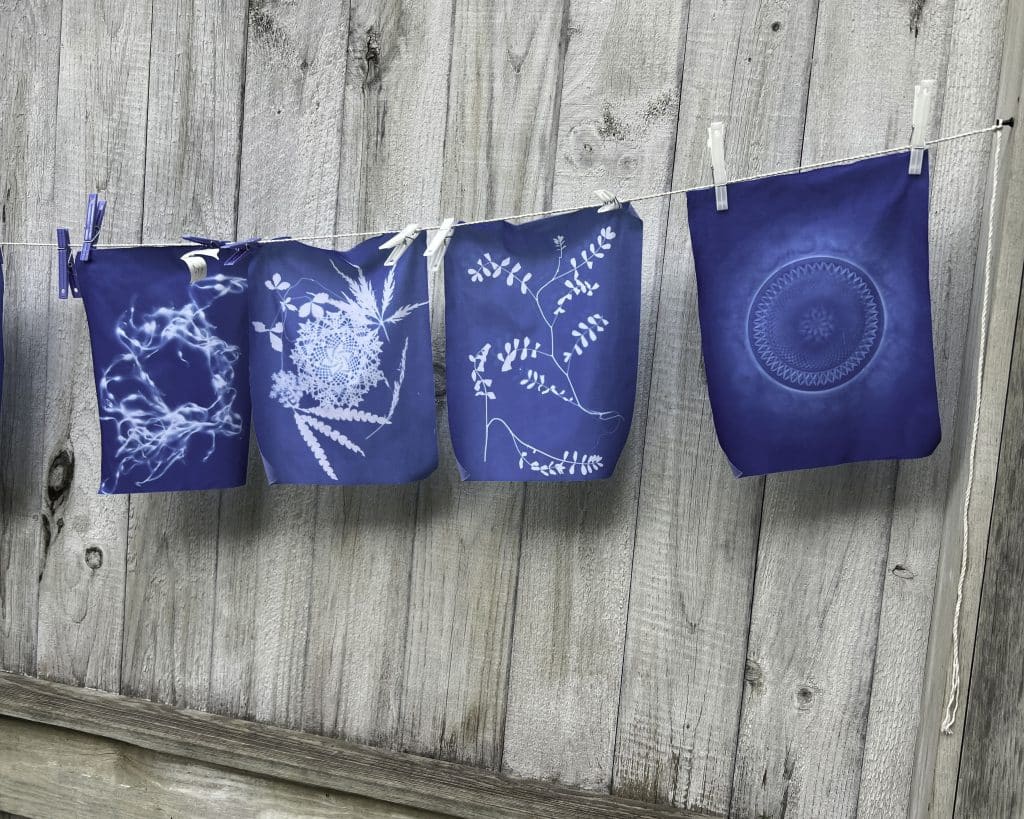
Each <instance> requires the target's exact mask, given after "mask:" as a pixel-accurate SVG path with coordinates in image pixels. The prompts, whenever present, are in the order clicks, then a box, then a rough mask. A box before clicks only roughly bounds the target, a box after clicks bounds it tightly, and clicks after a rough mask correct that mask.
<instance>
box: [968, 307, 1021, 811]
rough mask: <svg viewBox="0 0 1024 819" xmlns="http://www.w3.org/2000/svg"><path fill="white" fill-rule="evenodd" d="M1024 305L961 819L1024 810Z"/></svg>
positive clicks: (973, 688)
mask: <svg viewBox="0 0 1024 819" xmlns="http://www.w3.org/2000/svg"><path fill="white" fill-rule="evenodd" d="M1022 484H1024V301H1021V302H1020V307H1019V310H1018V313H1017V330H1016V343H1015V345H1014V349H1013V358H1012V363H1011V366H1010V383H1009V390H1008V395H1007V402H1006V413H1005V415H1004V416H1003V434H1002V440H1001V443H1000V452H999V464H998V473H997V476H996V487H995V500H994V502H993V508H992V526H991V529H990V534H989V543H988V551H987V553H986V559H985V569H984V574H985V578H984V584H983V586H982V591H981V605H980V611H979V613H978V630H977V636H976V638H975V643H974V652H973V660H974V662H973V665H972V673H971V679H970V699H969V700H968V704H967V707H966V708H965V711H966V718H965V727H964V740H963V753H962V755H961V762H960V775H959V777H958V782H957V789H956V815H957V816H964V817H972V816H1013V815H1014V814H1016V813H1019V812H1020V809H1021V805H1022V804H1024V771H1022V769H1021V764H1020V754H1021V737H1022V736H1024V714H1022V711H1021V692H1022V691H1024V629H1022V628H1021V611H1022V608H1021V605H1020V590H1021V588H1024V552H1022V551H1021V544H1022V543H1024V504H1021V497H1022V496H1024V485H1022Z"/></svg>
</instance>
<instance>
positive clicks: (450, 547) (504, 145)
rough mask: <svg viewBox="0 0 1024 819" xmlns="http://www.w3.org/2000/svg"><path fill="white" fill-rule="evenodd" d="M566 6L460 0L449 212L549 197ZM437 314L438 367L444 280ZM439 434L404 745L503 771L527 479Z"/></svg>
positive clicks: (537, 203) (416, 567)
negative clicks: (493, 470)
mask: <svg viewBox="0 0 1024 819" xmlns="http://www.w3.org/2000/svg"><path fill="white" fill-rule="evenodd" d="M566 6H567V4H566V3H564V2H560V3H554V4H552V3H550V2H543V1H542V0H527V2H522V0H518V1H516V2H513V1H512V0H502V2H500V3H493V2H483V1H482V0H467V1H466V2H459V3H458V4H457V8H456V11H455V17H454V20H453V26H454V29H453V33H452V37H453V40H452V66H451V74H450V80H449V93H448V120H447V125H446V131H445V153H444V166H443V169H442V170H441V174H442V198H441V205H442V210H443V212H444V213H446V214H453V215H457V216H459V217H460V218H464V219H472V218H478V217H483V216H493V215H495V214H501V213H507V212H510V211H511V212H516V211H521V210H531V209H537V208H541V207H544V206H545V205H546V204H547V203H548V202H550V197H551V168H552V166H553V164H554V158H555V134H556V129H557V112H558V97H559V94H560V92H561V79H562V61H563V57H564V52H565V42H566V37H567V31H566V28H567V19H566V14H565V12H566ZM431 309H432V311H433V316H434V330H435V335H434V344H435V358H434V360H435V368H438V369H439V370H440V371H442V372H443V369H442V367H443V364H442V362H443V361H444V353H443V351H444V336H443V328H442V326H441V325H442V324H443V320H441V319H440V317H442V316H443V315H444V288H443V281H442V278H441V277H440V276H438V277H437V278H436V279H435V280H434V283H433V293H432V297H431ZM438 433H439V444H440V446H441V453H442V457H441V464H440V467H439V469H438V471H437V472H436V473H435V474H434V475H433V476H431V477H430V478H429V479H428V480H426V481H424V482H423V484H422V486H421V489H420V497H419V511H418V519H417V531H416V540H415V544H414V549H413V571H412V588H411V592H410V604H409V628H408V638H407V640H408V644H407V649H406V678H405V685H404V688H403V706H402V725H403V740H402V743H403V747H406V748H408V749H410V750H412V751H415V752H417V753H424V754H429V755H431V756H438V757H441V758H443V759H450V760H458V761H465V762H474V763H476V764H480V765H485V766H487V767H497V766H498V765H499V764H500V761H501V753H502V738H503V726H504V723H505V706H506V696H507V693H506V692H507V680H508V662H509V654H510V643H511V639H512V638H511V634H512V618H513V610H514V605H515V604H514V601H515V578H516V571H517V564H518V561H519V540H520V532H521V523H522V514H523V487H522V486H521V485H518V484H505V485H501V484H481V483H477V484H464V483H461V482H460V481H459V477H458V470H457V468H456V465H455V460H454V457H453V455H452V451H451V443H450V438H449V434H448V420H447V417H446V415H445V414H444V413H442V417H441V418H439V420H438Z"/></svg>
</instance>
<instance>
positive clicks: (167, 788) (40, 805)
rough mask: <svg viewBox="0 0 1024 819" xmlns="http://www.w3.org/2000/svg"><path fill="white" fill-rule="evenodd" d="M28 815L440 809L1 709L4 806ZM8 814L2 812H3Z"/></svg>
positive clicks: (372, 813) (0, 794)
mask: <svg viewBox="0 0 1024 819" xmlns="http://www.w3.org/2000/svg"><path fill="white" fill-rule="evenodd" d="M3 808H6V809H9V810H13V811H17V812H18V813H19V814H23V815H25V816H75V817H82V819H89V818H91V817H96V819H106V817H111V816H117V817H119V819H134V817H138V819H148V817H151V816H190V817H224V818H225V819H231V818H232V817H237V819H244V817H250V816H274V817H309V818H310V819H312V817H338V818H339V819H429V817H438V816H440V814H436V813H432V812H426V811H421V810H417V809H415V808H406V807H402V806H399V805H393V804H388V803H385V802H379V801H377V800H372V799H366V798H364V797H361V796H350V795H348V794H341V793H337V792H335V791H327V790H324V789H323V788H313V787H309V786H303V785H296V784H293V783H290V782H282V781H281V780H278V779H270V778H266V777H259V776H253V775H251V774H245V773H241V772H239V771H233V770H230V769H228V768H221V767H216V766H213V765H204V764H202V763H199V762H195V761H192V760H189V759H183V758H181V757H176V756H171V755H169V754H161V753H156V752H154V751H148V750H144V749H142V748H137V747H135V746H132V745H128V744H126V743H122V742H114V741H113V740H109V739H101V738H99V737H94V736H90V735H88V734H81V733H77V732H74V731H66V730H62V729H59V728H51V727H49V726H45V725H38V724H36V723H32V722H24V721H22V720H13V719H9V718H6V717H0V809H3ZM5 816H8V814H4V813H0V819H3V817H5Z"/></svg>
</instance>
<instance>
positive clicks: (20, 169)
mask: <svg viewBox="0 0 1024 819" xmlns="http://www.w3.org/2000/svg"><path fill="white" fill-rule="evenodd" d="M3 14H4V25H3V28H2V33H0V49H2V53H3V54H4V55H5V57H4V72H3V76H2V77H0V105H2V107H3V110H4V111H5V112H6V113H5V114H4V116H3V117H0V191H2V195H3V206H2V211H0V242H2V241H3V239H5V238H6V239H11V240H15V241H20V240H24V239H25V238H27V237H30V236H31V237H37V236H39V237H43V236H49V235H50V231H51V229H52V224H51V223H50V220H49V214H50V213H51V211H52V209H53V195H54V168H53V159H52V158H53V151H54V140H55V133H56V124H55V118H56V105H55V104H54V101H55V100H56V97H57V75H58V59H57V51H58V48H59V45H60V4H59V3H52V2H45V0H40V2H31V3H19V4H17V5H15V6H13V7H11V8H5V9H4V12H3ZM27 42H28V43H32V44H33V47H32V48H25V47H24V45H23V44H24V43H27ZM2 249H3V253H4V260H3V261H4V272H3V276H4V280H5V282H6V286H5V293H4V301H5V310H4V339H3V343H4V349H5V358H6V361H5V367H4V369H5V374H4V375H5V378H4V394H3V399H2V406H0V668H4V669H7V670H10V671H18V672H21V673H24V674H29V673H33V672H34V671H35V666H36V620H37V612H38V593H39V571H40V560H41V556H42V554H43V551H42V550H43V545H44V543H45V545H46V546H48V545H49V542H48V541H44V540H43V538H44V536H45V532H46V529H45V528H44V521H45V523H49V522H50V521H49V518H48V517H45V516H44V515H43V514H42V512H43V508H44V507H45V504H46V503H47V501H48V500H49V498H48V496H47V495H46V494H45V493H44V492H42V491H41V487H43V486H45V484H46V451H47V450H46V444H45V441H44V437H45V436H44V428H43V426H42V425H41V424H39V423H38V420H37V419H38V417H39V407H40V406H41V404H42V402H43V396H44V395H45V394H46V392H47V384H48V381H47V368H46V355H47V346H48V343H49V339H50V337H51V329H50V326H49V320H50V316H49V311H50V305H51V304H52V301H51V299H52V292H53V291H52V288H51V285H50V281H51V279H50V276H51V273H50V271H51V269H52V262H53V257H52V255H51V254H49V253H47V252H46V251H45V250H43V249H41V248H11V247H3V248H2ZM55 320H56V318H55Z"/></svg>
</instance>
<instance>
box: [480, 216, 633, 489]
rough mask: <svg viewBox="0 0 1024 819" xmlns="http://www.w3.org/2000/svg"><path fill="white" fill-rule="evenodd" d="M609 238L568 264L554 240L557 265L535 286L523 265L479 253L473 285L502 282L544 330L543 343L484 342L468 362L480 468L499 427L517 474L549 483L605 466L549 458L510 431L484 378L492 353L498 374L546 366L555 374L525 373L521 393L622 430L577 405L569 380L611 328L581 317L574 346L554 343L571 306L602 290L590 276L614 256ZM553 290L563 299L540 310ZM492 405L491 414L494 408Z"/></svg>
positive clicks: (591, 458)
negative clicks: (478, 414) (479, 433)
mask: <svg viewBox="0 0 1024 819" xmlns="http://www.w3.org/2000/svg"><path fill="white" fill-rule="evenodd" d="M614 238H615V232H614V231H613V230H612V229H611V227H604V228H601V230H600V232H599V233H598V234H597V237H596V238H595V239H594V241H593V242H590V243H589V244H588V246H587V247H584V248H583V249H582V250H580V252H579V254H578V255H576V256H571V257H570V258H569V260H568V262H566V259H565V253H566V243H565V237H563V236H556V237H554V239H553V242H554V246H555V250H556V252H557V258H556V260H555V264H554V268H553V270H552V272H551V274H550V275H549V276H548V277H547V278H546V279H543V278H542V277H540V278H535V277H534V275H533V273H530V272H526V271H524V270H523V266H522V264H520V263H519V262H513V260H512V258H511V257H506V258H504V259H502V260H501V261H495V259H494V258H493V257H492V256H491V254H490V253H484V254H483V256H482V257H481V258H479V259H477V262H476V265H475V266H474V267H470V268H469V269H468V270H467V271H466V272H467V273H468V274H469V278H470V281H472V282H474V283H477V284H480V283H483V282H486V281H489V280H493V281H498V280H504V283H505V285H506V286H508V287H509V288H512V289H513V291H518V293H519V295H520V296H522V297H525V298H526V301H525V303H526V304H528V305H530V308H531V309H533V310H534V311H535V312H536V314H537V316H539V317H540V319H541V321H542V322H543V324H544V328H545V331H544V332H543V333H542V338H540V339H535V338H530V337H529V336H523V337H522V338H513V339H510V340H508V341H505V342H503V343H501V344H498V345H495V344H491V343H490V342H488V343H486V344H484V345H483V347H481V348H480V350H479V352H477V353H475V354H473V355H470V356H469V361H470V363H471V364H472V368H471V370H470V378H471V379H472V382H473V394H474V395H475V396H476V397H478V398H481V399H483V402H484V429H483V438H484V440H483V459H484V462H486V461H487V454H488V449H489V447H490V435H491V428H492V427H499V428H501V429H503V430H505V432H506V433H507V435H508V437H509V439H510V440H511V442H512V445H513V446H514V447H515V450H516V453H517V455H518V460H519V468H520V469H523V470H525V469H529V470H530V471H532V472H537V473H539V474H541V475H544V476H549V477H550V476H557V475H575V474H576V473H577V472H579V474H580V475H583V476H586V475H589V474H591V473H592V472H594V471H596V470H598V469H600V468H601V467H602V466H603V464H604V459H603V457H602V456H601V455H600V454H597V453H593V454H587V453H580V452H579V451H578V450H569V449H565V450H563V452H562V453H561V455H559V454H557V453H552V452H547V451H545V450H543V449H541V448H539V447H537V446H535V445H533V444H532V443H530V441H529V440H527V439H526V438H524V437H523V435H522V434H520V433H519V432H517V431H516V430H515V429H513V428H512V426H511V425H510V424H509V422H508V421H507V420H506V419H505V418H504V417H503V416H502V415H501V412H500V399H499V398H498V396H497V395H496V394H495V392H494V378H493V377H492V376H490V375H489V374H488V371H487V367H488V364H489V357H490V354H491V351H492V349H495V348H497V352H496V353H495V355H494V359H495V362H497V363H498V364H500V365H501V366H500V372H510V371H511V370H512V367H513V365H514V364H516V363H517V362H532V361H537V362H543V363H544V364H545V365H547V364H550V365H551V367H552V368H553V372H550V373H549V374H547V375H546V374H545V373H543V372H541V369H540V367H539V366H534V367H527V369H526V373H525V376H524V377H523V378H521V379H520V380H519V386H520V387H522V388H523V389H524V390H527V391H534V392H536V393H537V394H538V395H544V396H551V397H552V398H553V399H557V400H561V401H564V402H566V403H567V404H570V405H571V406H573V407H575V408H576V410H578V411H579V412H581V413H584V414H585V415H589V416H592V417H594V418H597V419H599V420H601V421H608V422H611V423H615V424H619V423H621V422H622V421H624V420H625V419H624V418H623V416H622V415H621V414H620V413H618V412H614V411H604V410H595V409H591V408H590V407H588V406H587V405H586V404H585V403H584V402H583V400H582V399H581V398H580V395H579V393H578V392H577V390H576V385H575V384H574V383H573V379H572V373H571V368H572V364H573V361H574V360H575V359H577V358H579V357H580V356H582V355H584V354H585V351H586V350H587V349H588V348H589V347H590V346H591V344H593V343H594V342H596V341H597V340H598V338H599V336H600V334H601V333H603V332H605V330H606V329H607V328H608V326H609V322H608V319H606V318H605V317H604V316H602V315H601V314H600V313H586V312H585V313H584V314H583V317H582V318H581V319H578V320H576V324H575V326H573V327H572V329H571V331H570V336H571V337H572V344H571V346H569V347H568V348H567V349H559V346H558V344H557V341H556V335H555V330H556V328H557V327H558V325H559V322H560V321H561V320H562V319H563V318H565V317H567V315H568V311H569V309H570V307H571V306H572V304H571V303H572V302H573V301H574V300H575V299H578V298H588V297H591V296H593V295H594V293H595V292H597V290H599V289H600V287H601V285H600V283H599V282H597V281H594V280H592V279H590V278H587V276H589V275H590V271H593V270H594V268H595V266H596V265H597V264H598V263H599V261H600V260H601V259H604V258H605V254H606V252H607V251H609V250H611V247H612V240H613V239H614ZM541 282H542V283H541ZM556 283H561V284H562V286H563V288H564V292H563V293H562V294H561V295H560V296H559V297H558V298H557V299H555V301H554V303H553V306H551V307H549V308H545V307H544V306H543V304H542V302H541V294H543V293H544V291H545V290H547V288H549V287H551V286H552V285H554V284H556ZM549 301H550V294H549ZM549 375H550V378H549ZM492 404H495V405H496V406H495V407H492V406H491V405H492Z"/></svg>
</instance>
